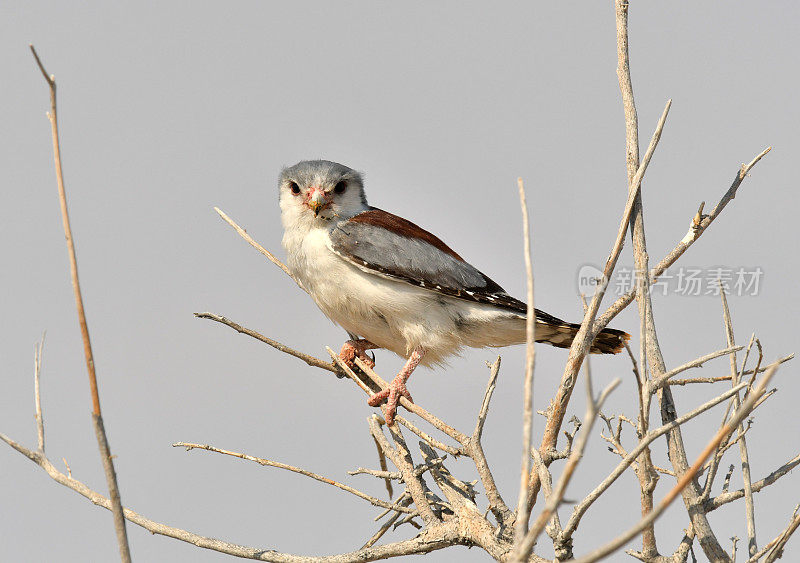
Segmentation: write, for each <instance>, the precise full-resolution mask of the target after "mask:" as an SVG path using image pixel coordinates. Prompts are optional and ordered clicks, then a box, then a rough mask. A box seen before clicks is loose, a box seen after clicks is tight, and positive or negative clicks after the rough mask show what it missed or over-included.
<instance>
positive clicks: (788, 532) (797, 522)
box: [748, 505, 800, 563]
mask: <svg viewBox="0 0 800 563" xmlns="http://www.w3.org/2000/svg"><path fill="white" fill-rule="evenodd" d="M798 508H800V505H798V506H795V507H794V512H793V513H792V518H791V520H789V524H788V525H787V526H786V528H785V529H784V530H783V531H782V532H781V533H780V534H778V536H777V537H776V538H775V539H773V540H772V541H771V542H769V543H768V544H767V545H766V546H764V548H763V549H762V550H761V551H759V552H758V553H756V554H755V555H753V556H752V557H751V558H750V559H749V560H748V563H750V562H753V563H755V562H756V561H758V560H759V559H760V558H761V557H763V556H764V554H766V553H767V551H769V553H768V554H767V557H766V559H764V563H772V562H773V561H775V560H776V559H779V558H780V557H782V556H783V548H784V547H786V542H788V541H789V538H790V537H791V536H792V534H793V533H794V532H795V530H797V527H798V526H800V514H797V510H798Z"/></svg>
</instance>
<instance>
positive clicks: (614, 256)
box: [528, 102, 670, 506]
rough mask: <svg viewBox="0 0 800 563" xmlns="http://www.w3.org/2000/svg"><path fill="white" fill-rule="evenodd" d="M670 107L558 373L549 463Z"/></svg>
mask: <svg viewBox="0 0 800 563" xmlns="http://www.w3.org/2000/svg"><path fill="white" fill-rule="evenodd" d="M669 107H670V102H667V105H666V107H665V108H664V112H663V113H662V115H661V119H659V122H658V125H657V126H656V130H655V132H654V133H653V138H652V139H651V141H650V146H648V149H647V153H648V155H649V156H647V157H646V159H645V160H644V161H643V162H642V164H641V165H640V170H639V171H641V174H639V171H637V174H636V178H638V182H639V183H633V184H630V186H629V192H628V203H626V206H625V211H624V212H623V214H622V220H621V221H620V227H619V232H618V233H617V241H616V242H615V244H614V247H613V248H612V251H611V254H610V256H609V258H608V260H607V261H606V265H605V268H604V270H603V277H602V278H601V280H600V283H599V284H598V288H597V290H596V291H595V293H594V296H593V297H592V300H591V301H590V303H589V309H588V310H587V311H586V314H585V315H584V318H583V322H582V323H581V328H580V329H579V330H578V333H577V334H576V335H575V338H574V339H573V341H572V346H571V347H570V350H569V356H568V357H567V364H566V366H565V367H564V373H563V375H562V376H561V382H560V384H559V387H558V391H557V393H556V396H555V398H554V399H553V401H552V405H553V406H554V408H553V409H552V411H551V412H550V415H549V416H548V418H547V424H546V425H545V430H544V435H543V437H542V444H541V446H540V447H539V452H540V453H541V454H542V458H543V459H544V461H545V463H546V464H549V463H550V462H551V461H552V459H551V456H552V455H553V453H554V452H555V451H556V444H557V441H558V434H559V433H560V431H561V425H562V424H563V422H564V417H565V416H566V412H567V406H568V405H569V400H570V397H571V396H572V390H573V389H574V387H575V382H576V378H577V374H578V370H579V369H580V366H581V364H582V362H583V359H584V358H585V357H586V355H587V354H588V353H589V350H590V348H591V343H592V341H593V340H594V337H595V336H596V335H597V334H598V333H599V332H600V331H601V330H602V329H603V328H605V327H606V325H607V324H608V320H606V321H605V323H601V322H598V321H596V320H595V317H596V316H597V312H598V310H599V309H600V302H601V301H602V299H603V296H604V295H605V292H606V289H607V287H608V283H609V281H610V279H611V274H612V272H613V270H614V267H615V266H616V264H617V260H618V258H619V255H620V253H621V252H622V244H623V242H624V239H625V233H626V232H627V228H628V221H629V220H630V215H631V212H632V210H633V207H632V205H633V204H632V203H631V201H632V198H635V195H636V193H638V190H639V186H640V183H641V179H642V178H643V176H644V172H645V170H646V169H647V165H648V164H649V162H650V157H651V156H652V154H653V153H654V152H655V149H656V146H657V145H658V141H659V139H660V138H661V131H662V130H663V128H664V123H665V122H666V117H667V113H668V112H669ZM609 320H610V318H609ZM531 477H532V478H531V483H530V486H529V493H528V506H531V505H532V503H533V502H534V501H535V498H536V491H537V490H538V486H539V482H538V477H537V476H536V474H532V476H531Z"/></svg>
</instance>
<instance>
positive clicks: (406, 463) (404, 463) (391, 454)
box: [367, 415, 440, 526]
mask: <svg viewBox="0 0 800 563" xmlns="http://www.w3.org/2000/svg"><path fill="white" fill-rule="evenodd" d="M367 420H368V421H369V427H370V430H371V431H372V435H373V436H374V437H375V440H376V441H377V442H378V444H380V446H381V449H382V450H383V452H384V453H385V454H386V457H388V458H389V459H391V460H392V463H394V465H395V467H397V469H399V470H400V473H402V475H403V481H405V484H406V488H407V489H408V492H409V493H410V494H411V498H413V499H414V504H415V505H416V507H417V510H419V514H420V517H421V518H422V521H423V522H425V525H426V526H433V525H435V524H437V523H439V522H440V520H439V519H438V518H437V517H436V515H435V514H434V513H433V510H431V507H430V504H429V503H428V499H427V498H426V496H425V491H424V490H423V487H422V482H421V481H420V478H419V477H418V476H417V475H415V474H414V464H413V463H412V461H411V454H410V452H409V451H408V447H406V445H405V440H404V439H403V435H402V433H401V432H400V429H399V428H398V427H397V425H393V426H387V428H389V431H390V432H391V433H392V437H393V438H394V441H395V444H397V446H398V448H400V449H395V448H393V447H392V445H391V444H390V443H389V440H388V439H387V438H386V436H385V435H384V434H383V432H382V431H381V429H380V426H379V423H378V418H377V417H376V416H375V415H372V416H370V417H369V418H368V419H367Z"/></svg>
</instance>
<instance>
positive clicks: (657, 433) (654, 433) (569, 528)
mask: <svg viewBox="0 0 800 563" xmlns="http://www.w3.org/2000/svg"><path fill="white" fill-rule="evenodd" d="M744 387H745V385H744V384H740V385H739V386H738V387H735V388H734V389H729V390H727V391H725V392H724V393H722V394H721V395H719V396H718V397H715V398H713V399H711V400H710V401H707V402H705V403H703V404H702V405H700V406H699V407H697V408H696V409H694V410H692V411H690V412H688V413H686V414H685V415H683V416H681V417H679V418H676V419H675V420H673V421H672V422H669V423H667V424H664V425H663V426H660V427H659V428H657V429H655V430H651V431H650V432H648V433H647V435H646V436H643V437H642V438H641V439H640V440H639V443H638V444H637V445H636V447H635V448H634V449H633V450H631V451H630V452H629V453H628V455H627V456H625V458H624V459H623V460H622V461H621V462H620V463H619V464H618V465H617V467H616V468H614V471H612V472H611V473H610V474H609V476H608V477H606V478H605V479H604V480H603V482H602V483H600V484H599V485H598V486H597V487H596V488H595V489H594V490H593V491H592V492H591V493H589V494H588V495H587V496H586V498H584V499H583V500H582V501H581V502H579V503H578V504H577V505H576V506H575V509H574V510H573V512H572V516H571V517H570V519H569V522H567V525H566V526H565V528H564V534H566V535H568V536H571V535H572V534H573V533H574V532H575V530H576V529H577V528H578V524H579V523H580V520H581V518H583V515H584V514H586V511H587V510H588V509H589V507H590V506H591V505H592V504H593V503H594V501H596V500H597V499H598V498H600V495H602V494H603V493H604V492H605V491H606V490H607V489H608V488H609V487H610V486H611V485H612V484H613V483H614V481H616V480H617V478H618V477H619V476H620V475H622V474H623V473H624V472H625V470H626V469H627V468H628V466H629V465H631V464H632V463H633V462H634V460H635V459H636V458H637V456H638V455H639V454H640V453H641V451H642V450H643V449H644V448H645V447H647V446H648V445H649V444H651V443H653V442H654V441H655V440H656V439H657V438H660V437H661V436H663V435H664V434H666V433H667V432H669V431H670V430H672V429H673V428H675V427H676V426H680V425H681V424H685V423H686V422H688V421H690V420H691V419H693V418H694V417H696V416H698V415H700V414H702V413H704V412H706V411H707V410H708V409H710V408H712V407H714V406H716V405H718V404H720V403H721V402H723V401H726V400H727V399H729V398H730V397H731V396H733V394H734V393H736V392H737V391H740V390H741V389H744Z"/></svg>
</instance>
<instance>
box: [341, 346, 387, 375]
mask: <svg viewBox="0 0 800 563" xmlns="http://www.w3.org/2000/svg"><path fill="white" fill-rule="evenodd" d="M377 347H378V346H376V345H375V344H373V343H372V342H370V341H369V340H364V339H363V338H359V339H358V340H348V341H347V342H345V343H344V345H343V346H342V350H341V352H339V358H340V359H341V360H342V361H343V362H344V363H346V364H347V367H349V368H350V369H355V368H356V367H357V366H356V362H355V359H356V358H359V359H361V361H362V362H364V363H365V364H367V365H368V366H369V367H370V368H374V367H375V361H374V360H373V359H372V358H370V357H369V356H367V350H372V349H373V348H377Z"/></svg>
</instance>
